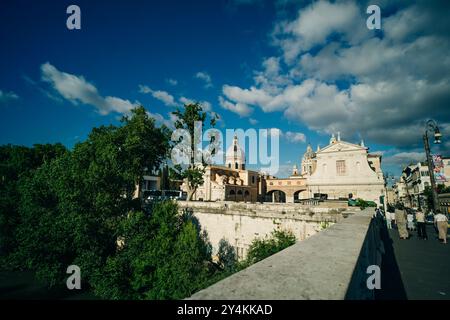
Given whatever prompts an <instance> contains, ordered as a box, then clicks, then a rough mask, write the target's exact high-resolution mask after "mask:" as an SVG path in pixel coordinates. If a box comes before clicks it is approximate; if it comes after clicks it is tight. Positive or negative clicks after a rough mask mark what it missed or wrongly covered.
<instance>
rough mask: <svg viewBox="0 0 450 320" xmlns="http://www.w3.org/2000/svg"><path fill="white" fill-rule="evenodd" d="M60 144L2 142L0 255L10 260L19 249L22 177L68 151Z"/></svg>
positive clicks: (0, 160)
mask: <svg viewBox="0 0 450 320" xmlns="http://www.w3.org/2000/svg"><path fill="white" fill-rule="evenodd" d="M66 151H67V150H66V148H65V147H64V146H63V145H61V144H35V145H34V146H33V147H31V148H29V147H24V146H12V145H5V146H0V259H1V260H3V261H2V265H5V264H9V263H8V262H9V258H10V257H9V255H10V254H11V253H12V252H14V251H15V250H16V249H17V239H16V232H17V227H18V226H19V224H20V216H19V212H18V204H19V202H20V193H19V183H20V179H23V178H25V177H28V176H31V175H32V174H33V172H34V170H36V168H38V167H39V166H41V165H42V164H43V163H47V162H50V161H52V160H53V159H54V158H57V157H58V156H61V155H63V154H64V153H66ZM6 260H8V261H6Z"/></svg>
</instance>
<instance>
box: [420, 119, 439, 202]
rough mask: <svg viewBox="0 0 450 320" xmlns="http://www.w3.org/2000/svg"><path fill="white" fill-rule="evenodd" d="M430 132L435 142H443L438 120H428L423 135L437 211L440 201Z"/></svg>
mask: <svg viewBox="0 0 450 320" xmlns="http://www.w3.org/2000/svg"><path fill="white" fill-rule="evenodd" d="M428 132H430V133H433V134H434V143H435V144H440V143H441V137H442V134H441V132H440V131H439V128H438V125H437V123H436V121H434V120H428V121H427V124H426V127H425V134H424V135H423V143H424V146H425V154H426V157H427V164H428V171H429V172H430V182H431V194H432V197H433V207H434V210H435V211H436V209H437V208H438V207H439V203H438V195H437V188H436V180H435V179H434V164H433V159H432V158H431V152H430V143H429V141H428Z"/></svg>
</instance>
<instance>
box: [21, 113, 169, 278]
mask: <svg viewBox="0 0 450 320" xmlns="http://www.w3.org/2000/svg"><path fill="white" fill-rule="evenodd" d="M167 151H168V134H167V132H166V131H165V129H164V128H157V127H155V123H154V120H153V119H152V118H149V117H148V115H147V112H146V111H145V109H144V108H143V107H138V108H136V109H134V110H132V113H131V116H130V117H124V118H123V119H122V126H120V127H116V126H102V127H99V128H94V129H93V130H92V132H91V133H90V134H89V136H88V138H87V140H86V141H84V142H82V143H78V144H77V145H76V146H75V147H74V149H73V151H71V152H66V153H65V154H63V155H62V156H60V157H58V158H57V159H55V160H54V161H51V162H45V163H44V164H43V165H42V166H41V167H39V168H38V169H37V170H36V171H35V173H34V174H33V175H31V176H30V177H27V178H26V179H23V181H21V184H20V186H19V189H20V193H21V199H20V205H19V212H20V218H21V220H22V221H21V224H20V226H19V228H18V230H17V239H18V242H19V248H18V250H17V252H15V254H14V256H15V260H16V261H18V264H20V265H21V266H23V267H24V268H28V269H32V270H35V271H36V273H37V275H38V276H39V277H40V278H41V279H44V280H46V281H47V282H48V283H49V285H51V286H54V285H58V284H61V283H63V281H64V279H65V277H66V273H65V270H66V268H67V266H68V265H71V264H76V265H78V266H80V268H81V270H82V272H83V279H84V280H85V281H87V282H88V283H90V284H95V283H97V281H98V279H101V277H102V276H101V270H102V267H103V265H104V264H105V262H106V260H107V258H108V257H109V256H111V255H113V254H114V253H115V250H116V240H117V236H118V228H117V227H118V225H120V223H121V222H122V221H123V220H124V219H126V218H127V215H128V213H129V212H131V211H133V210H136V209H140V202H139V199H135V198H134V197H133V194H134V191H135V188H136V184H137V183H139V181H140V179H141V177H142V175H143V174H144V172H145V171H146V169H148V168H154V167H157V166H159V164H160V163H161V161H162V160H163V159H164V158H165V156H166V154H167Z"/></svg>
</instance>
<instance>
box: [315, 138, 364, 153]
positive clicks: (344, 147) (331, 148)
mask: <svg viewBox="0 0 450 320" xmlns="http://www.w3.org/2000/svg"><path fill="white" fill-rule="evenodd" d="M361 150H367V149H366V148H365V147H361V146H360V145H357V144H353V143H349V142H345V141H337V142H335V143H333V144H330V145H328V146H326V147H325V148H322V149H321V150H320V151H318V152H317V153H331V152H339V151H361Z"/></svg>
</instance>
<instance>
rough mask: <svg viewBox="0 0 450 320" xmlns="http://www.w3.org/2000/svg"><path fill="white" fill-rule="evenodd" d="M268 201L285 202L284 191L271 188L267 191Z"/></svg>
mask: <svg viewBox="0 0 450 320" xmlns="http://www.w3.org/2000/svg"><path fill="white" fill-rule="evenodd" d="M267 196H268V199H267V201H268V202H281V203H285V202H286V193H284V192H283V191H281V190H272V191H269V192H268V193H267Z"/></svg>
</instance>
